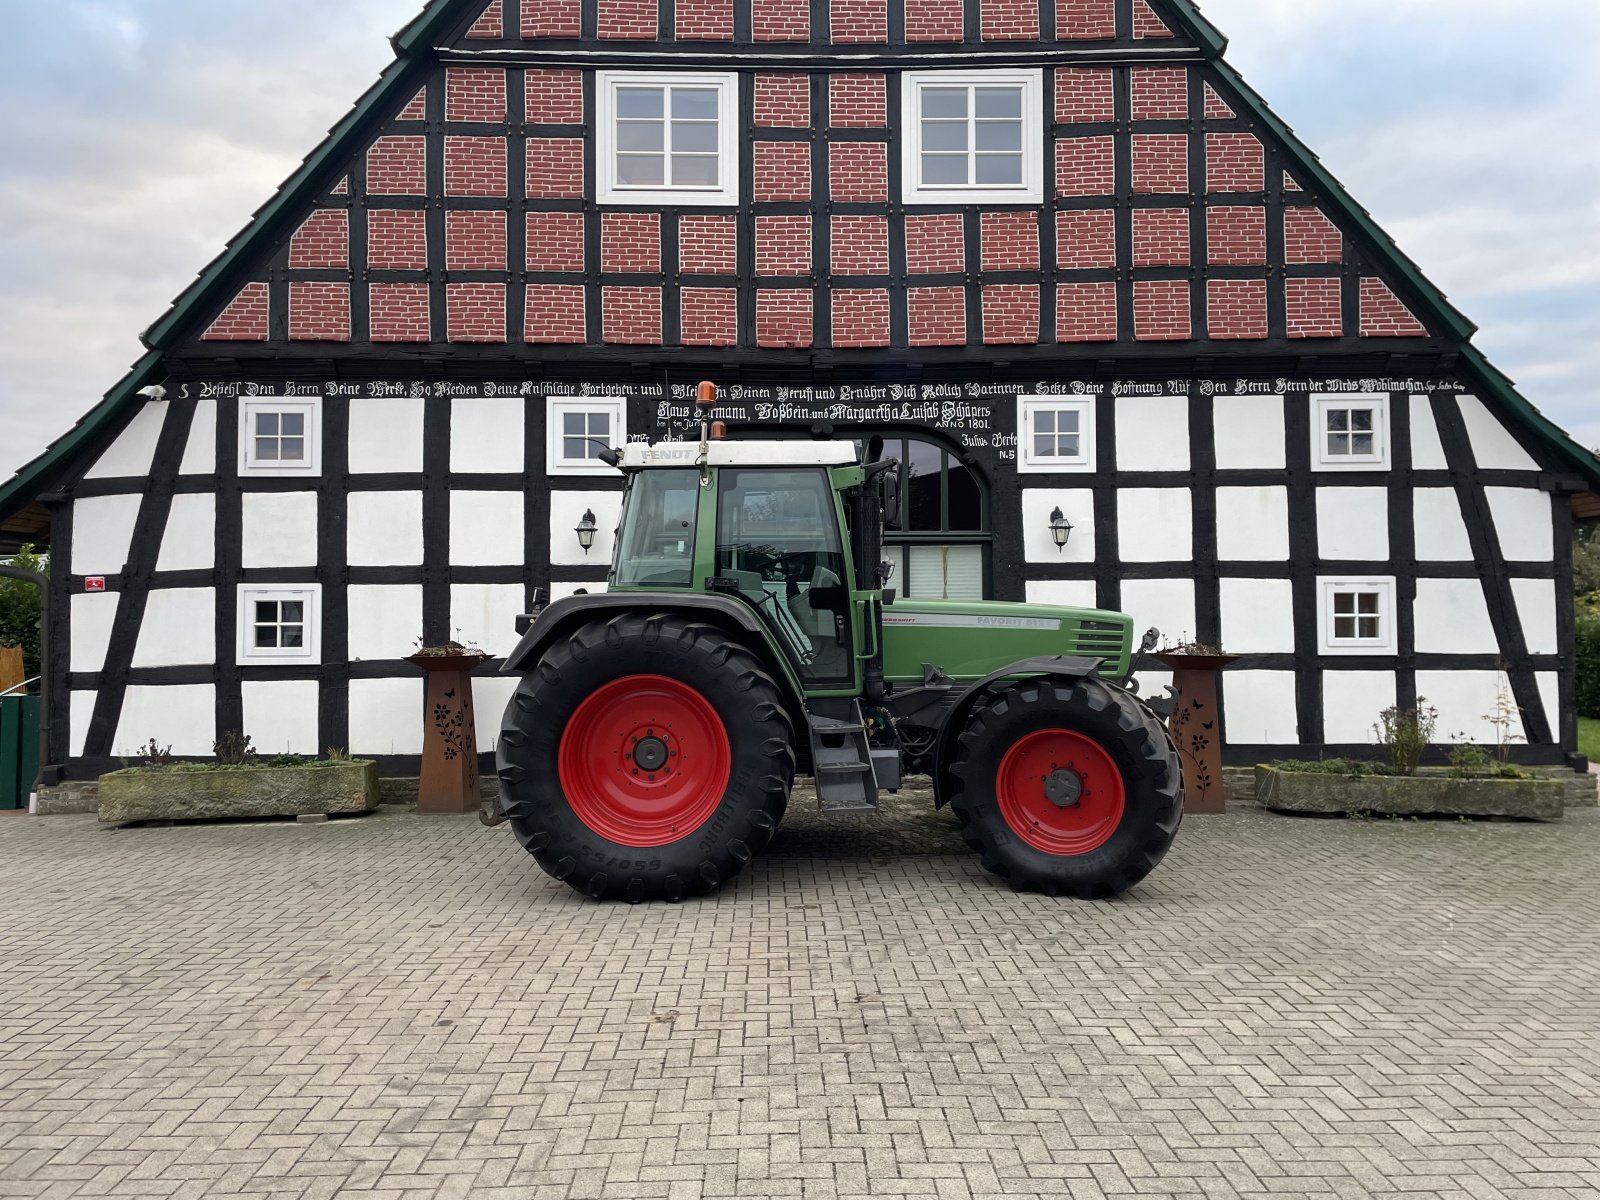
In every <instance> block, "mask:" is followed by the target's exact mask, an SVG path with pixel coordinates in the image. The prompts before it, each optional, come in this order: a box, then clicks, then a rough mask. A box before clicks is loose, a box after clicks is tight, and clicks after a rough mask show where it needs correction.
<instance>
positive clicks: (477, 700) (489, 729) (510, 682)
mask: <svg viewBox="0 0 1600 1200" xmlns="http://www.w3.org/2000/svg"><path fill="white" fill-rule="evenodd" d="M520 682H521V679H520V677H519V676H516V675H474V676H473V677H472V715H473V716H474V718H476V724H477V731H478V753H480V754H487V753H489V752H490V751H492V750H494V749H495V748H496V747H497V746H498V745H499V743H500V724H501V722H502V721H504V720H505V715H506V706H507V705H509V704H510V703H511V697H512V695H514V694H515V692H516V690H517V684H518V683H520Z"/></svg>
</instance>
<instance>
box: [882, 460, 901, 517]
mask: <svg viewBox="0 0 1600 1200" xmlns="http://www.w3.org/2000/svg"><path fill="white" fill-rule="evenodd" d="M883 523H884V525H885V526H887V527H888V528H890V529H899V528H900V469H899V464H898V463H896V464H895V465H894V466H893V467H890V468H889V469H888V470H887V471H885V472H884V473H883Z"/></svg>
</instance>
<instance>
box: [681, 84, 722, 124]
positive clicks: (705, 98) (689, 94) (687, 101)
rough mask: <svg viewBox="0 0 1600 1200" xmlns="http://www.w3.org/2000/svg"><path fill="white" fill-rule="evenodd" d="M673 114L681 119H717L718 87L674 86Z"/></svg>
mask: <svg viewBox="0 0 1600 1200" xmlns="http://www.w3.org/2000/svg"><path fill="white" fill-rule="evenodd" d="M672 115H673V117H674V118H675V119H677V120H680V121H715V120H716V119H717V89H716V88H673V89H672Z"/></svg>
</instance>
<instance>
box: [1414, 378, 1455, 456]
mask: <svg viewBox="0 0 1600 1200" xmlns="http://www.w3.org/2000/svg"><path fill="white" fill-rule="evenodd" d="M1445 403H1446V404H1448V403H1450V401H1448V400H1447V401H1445ZM1411 465H1412V467H1413V468H1415V469H1416V470H1418V471H1443V470H1445V469H1447V468H1448V467H1449V466H1450V460H1449V459H1447V458H1446V457H1445V456H1444V443H1443V442H1441V441H1440V440H1439V423H1438V422H1437V421H1435V420H1434V419H1433V403H1432V402H1431V401H1430V400H1429V399H1428V397H1426V396H1413V397H1411Z"/></svg>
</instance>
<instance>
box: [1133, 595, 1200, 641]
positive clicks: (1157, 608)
mask: <svg viewBox="0 0 1600 1200" xmlns="http://www.w3.org/2000/svg"><path fill="white" fill-rule="evenodd" d="M1122 611H1123V612H1125V613H1127V614H1128V615H1129V616H1130V617H1132V618H1133V640H1134V644H1135V645H1137V644H1138V642H1139V640H1140V639H1141V638H1142V637H1144V632H1145V630H1147V629H1152V628H1154V629H1159V630H1160V631H1161V637H1162V643H1157V645H1158V646H1159V645H1161V644H1163V643H1165V644H1169V645H1174V644H1176V643H1178V642H1186V641H1192V640H1193V639H1194V636H1195V627H1196V621H1195V606H1194V580H1193V579H1124V580H1123V581H1122Z"/></svg>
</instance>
